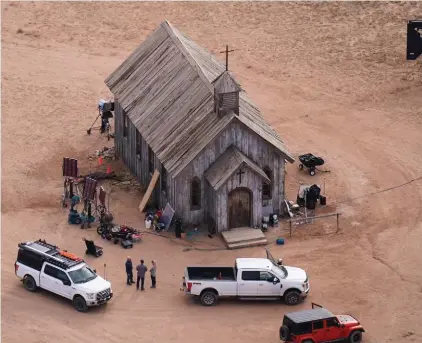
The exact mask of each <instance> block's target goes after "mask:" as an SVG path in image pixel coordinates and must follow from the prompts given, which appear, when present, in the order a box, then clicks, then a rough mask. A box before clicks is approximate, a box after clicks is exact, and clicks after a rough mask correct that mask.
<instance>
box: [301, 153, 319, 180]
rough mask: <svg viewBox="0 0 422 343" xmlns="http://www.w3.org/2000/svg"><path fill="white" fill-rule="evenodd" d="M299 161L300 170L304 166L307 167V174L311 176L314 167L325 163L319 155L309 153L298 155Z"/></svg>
mask: <svg viewBox="0 0 422 343" xmlns="http://www.w3.org/2000/svg"><path fill="white" fill-rule="evenodd" d="M299 161H300V162H301V163H300V164H299V169H301V170H302V169H303V167H304V166H305V167H306V168H308V169H309V174H310V175H311V176H314V175H315V170H316V167H319V166H322V165H323V164H324V163H325V162H324V160H323V159H322V158H321V157H317V156H314V155H312V154H311V153H309V154H304V155H300V156H299Z"/></svg>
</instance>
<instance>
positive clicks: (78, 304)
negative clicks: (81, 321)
mask: <svg viewBox="0 0 422 343" xmlns="http://www.w3.org/2000/svg"><path fill="white" fill-rule="evenodd" d="M73 306H74V307H75V309H76V311H78V312H86V311H88V305H87V304H86V301H85V299H84V298H82V297H81V296H80V295H77V296H76V297H74V298H73Z"/></svg>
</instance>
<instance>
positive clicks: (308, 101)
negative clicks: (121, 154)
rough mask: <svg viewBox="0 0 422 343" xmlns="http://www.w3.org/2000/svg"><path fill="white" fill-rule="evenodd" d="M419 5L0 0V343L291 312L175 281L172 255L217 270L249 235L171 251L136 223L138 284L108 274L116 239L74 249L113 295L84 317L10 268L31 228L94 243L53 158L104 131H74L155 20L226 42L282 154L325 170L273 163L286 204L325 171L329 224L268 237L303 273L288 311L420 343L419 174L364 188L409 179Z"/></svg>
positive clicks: (167, 334) (133, 217) (200, 325)
mask: <svg viewBox="0 0 422 343" xmlns="http://www.w3.org/2000/svg"><path fill="white" fill-rule="evenodd" d="M418 13H419V14H420V13H422V4H419V3H415V2H409V3H403V2H402V3H379V2H372V3H366V4H364V3H344V2H342V3H314V4H299V3H295V4H293V3H251V4H246V3H243V4H241V3H235V4H230V3H219V4H217V3H210V4H192V3H189V4H185V3H177V2H176V3H161V2H160V3H157V4H152V3H146V4H139V3H126V4H118V3H104V2H102V3H71V2H69V3H55V4H54V3H34V2H33V3H5V2H2V33H3V34H2V339H3V341H4V342H16V341H18V340H20V341H25V342H26V343H32V342H58V341H62V342H87V341H90V342H91V341H97V342H119V343H120V342H123V341H125V342H134V341H135V340H136V341H138V342H169V341H173V342H185V343H187V342H196V343H199V342H215V341H216V339H220V340H221V339H222V340H224V341H225V342H242V343H248V342H258V341H259V342H277V341H279V340H278V328H279V326H280V323H281V319H282V317H283V314H284V313H285V312H286V311H290V310H291V308H287V307H286V306H285V305H283V304H278V303H248V302H246V303H245V302H243V303H239V302H233V301H230V302H222V303H221V304H220V305H219V306H216V307H213V308H204V307H202V306H200V305H197V304H194V303H192V302H190V301H189V300H188V299H186V298H185V297H184V296H183V295H182V294H181V293H180V292H179V282H180V278H181V276H182V273H183V268H184V267H185V266H186V265H188V264H209V263H219V264H226V263H228V264H229V265H231V264H232V263H233V259H234V258H235V257H237V256H244V257H246V256H251V257H253V256H256V257H258V256H263V249H262V248H253V249H247V250H241V251H188V252H184V251H183V248H184V247H183V246H182V245H181V244H177V243H175V242H173V241H172V240H168V239H164V238H161V237H156V236H152V235H147V236H146V237H145V240H144V242H142V243H140V245H138V246H136V248H134V249H133V250H132V251H130V254H131V255H132V256H133V258H134V259H138V258H141V257H142V258H145V260H146V261H150V260H151V259H152V258H155V259H157V260H158V268H159V269H158V289H156V290H154V291H150V290H149V289H148V290H147V291H146V292H145V293H142V294H140V293H136V292H135V291H134V289H133V287H132V288H128V286H126V285H125V282H124V281H125V280H124V278H125V275H124V266H123V264H124V261H125V256H126V254H127V252H126V251H125V250H123V249H121V248H120V247H118V246H112V245H108V244H107V243H106V242H101V243H102V244H103V246H105V247H106V250H105V254H104V256H103V258H101V259H93V258H87V260H88V261H89V262H90V263H91V264H92V266H94V267H96V268H97V269H98V271H99V272H101V273H103V272H102V270H103V267H102V266H103V263H107V266H108V267H107V278H110V279H111V280H112V282H113V289H114V292H115V298H114V299H113V301H112V302H111V303H110V304H108V305H107V306H106V307H102V308H99V309H96V310H93V311H91V312H90V313H88V314H79V313H77V312H76V311H75V310H74V309H73V308H72V306H71V305H70V304H69V303H68V302H66V301H62V300H60V299H58V298H56V297H54V296H51V295H48V294H45V293H44V292H39V293H36V294H31V293H29V292H26V291H25V290H24V289H23V287H22V286H21V284H20V283H19V282H18V280H17V278H16V277H15V275H14V269H13V263H14V261H15V258H16V250H17V243H18V242H20V241H23V240H30V239H37V238H39V237H44V238H46V239H48V240H51V241H53V242H55V243H56V244H58V245H59V246H61V247H64V248H67V249H68V250H70V251H72V252H75V253H77V254H80V255H82V254H83V253H84V245H83V242H82V241H81V237H83V236H86V237H92V238H94V239H95V240H97V241H98V236H97V235H96V233H95V232H81V230H80V229H79V228H78V227H70V226H68V225H67V220H66V212H65V211H62V210H61V209H60V207H59V199H60V195H61V191H62V189H61V187H62V178H61V162H62V158H63V157H64V156H70V157H77V158H79V159H80V161H84V165H83V168H85V169H84V170H83V171H85V172H86V171H87V169H88V165H87V163H86V156H87V155H88V154H90V153H92V152H94V151H95V150H96V149H99V148H101V147H103V146H104V145H106V144H107V141H106V140H105V138H103V137H100V135H99V133H98V132H93V134H92V135H91V136H87V135H86V129H87V128H88V127H89V125H90V124H91V123H92V121H93V119H95V116H96V104H97V101H98V100H99V99H101V98H104V97H107V96H109V93H108V90H107V89H106V87H105V85H104V83H103V80H104V79H105V78H106V77H107V76H108V75H109V74H110V73H111V72H112V71H113V70H114V69H115V68H116V67H117V66H118V65H119V64H120V63H121V62H122V61H123V60H124V58H125V57H127V56H128V54H129V53H130V52H131V51H132V50H133V49H134V48H135V47H136V46H137V45H138V44H140V43H141V42H142V40H143V39H144V38H145V37H146V36H147V34H148V33H149V32H151V31H152V30H153V29H154V28H155V27H156V26H157V25H158V24H159V23H160V22H161V21H162V20H164V19H168V20H169V21H170V22H171V23H172V24H173V25H175V26H176V27H178V28H179V29H180V30H182V31H184V32H185V33H186V34H188V35H189V36H190V37H192V38H193V39H194V40H196V41H197V42H198V43H200V44H202V45H203V46H205V47H206V48H208V49H209V50H210V51H212V52H215V53H218V52H219V51H221V50H223V48H224V46H225V45H226V44H229V46H230V47H232V48H234V49H236V50H237V51H236V52H235V53H233V54H232V56H231V57H230V66H231V68H230V69H232V70H233V71H234V73H235V74H236V75H237V77H238V79H239V80H240V81H241V83H242V86H243V87H244V88H245V89H246V90H247V91H248V93H249V94H250V95H251V97H252V99H254V101H255V102H256V103H257V104H258V105H259V106H260V107H261V109H262V110H263V111H264V113H265V116H266V118H267V119H268V120H269V122H270V123H271V124H272V125H273V126H274V127H275V128H276V130H277V131H278V132H279V133H280V135H281V137H282V139H283V140H284V141H285V142H286V144H287V146H288V147H289V148H290V150H291V151H292V152H293V153H294V154H295V155H296V156H297V155H298V154H301V153H306V152H313V153H315V154H319V155H322V156H323V157H324V158H325V159H326V161H327V164H326V168H327V169H329V170H330V171H331V172H330V173H326V174H317V175H316V176H315V177H314V178H312V179H311V177H310V176H309V175H307V174H306V173H301V172H300V171H299V170H298V169H297V164H295V165H292V166H289V168H288V175H287V179H286V185H287V188H288V195H289V197H290V198H291V199H295V196H296V195H295V192H296V191H297V187H298V182H299V181H304V182H314V181H316V182H318V183H323V182H324V180H325V183H326V194H327V196H328V204H329V205H330V207H331V210H333V211H334V210H335V207H337V209H338V210H339V211H340V212H342V213H343V215H342V218H341V232H340V233H339V234H337V235H318V232H319V231H318V227H316V228H309V229H306V228H303V229H301V231H302V232H297V234H295V235H294V237H293V238H292V239H287V244H286V245H285V246H284V247H278V246H276V245H274V244H272V245H271V246H270V248H271V250H272V251H273V253H274V255H277V256H283V257H284V258H285V261H286V263H288V264H291V265H295V266H299V267H302V268H304V269H306V270H307V271H308V273H309V275H310V280H311V287H312V288H311V295H310V298H309V299H308V300H307V301H306V302H305V303H304V304H303V305H300V306H299V307H297V308H296V309H298V308H308V307H310V304H311V302H312V301H313V302H316V303H320V304H323V305H324V306H326V307H328V308H329V309H331V310H332V311H333V312H348V313H352V314H354V315H355V316H357V317H358V318H359V319H360V320H361V322H362V323H363V324H364V326H365V328H366V329H367V331H368V332H367V334H366V337H365V341H366V342H372V343H385V342H422V329H421V326H420V318H421V315H422V272H421V269H420V266H421V263H422V254H420V247H421V244H422V239H421V237H422V236H421V234H422V224H421V220H422V200H421V199H422V198H421V196H422V181H421V180H418V181H414V182H412V183H410V184H408V185H406V186H402V187H399V188H395V189H392V190H389V191H385V192H381V193H377V192H379V191H381V190H384V189H386V188H390V187H394V186H397V185H401V184H405V183H406V182H409V181H411V180H412V179H415V178H418V177H421V176H422V154H421V151H422V141H421V130H422V116H421V115H422V112H421V108H422V97H421V96H420V94H421V90H422V87H421V70H422V68H421V62H420V61H417V62H408V61H406V60H405V44H406V38H405V37H406V36H405V34H406V20H407V19H410V18H413V17H415V16H417V15H418ZM220 56H221V57H222V58H223V56H222V55H220ZM311 180H312V181H311ZM370 194H372V195H370ZM140 198H141V195H140V194H137V193H136V192H131V193H130V192H126V191H124V190H116V191H115V193H113V197H112V200H111V206H112V211H113V212H114V215H115V217H116V220H117V221H118V222H127V223H128V224H131V225H133V226H137V227H142V220H141V219H142V217H141V215H140V214H139V212H138V210H137V206H138V204H139V201H140ZM330 220H331V219H327V220H325V221H321V222H320V223H319V224H318V225H321V226H322V225H326V224H327V223H329V222H330ZM327 225H328V224H327ZM215 241H216V240H215V239H214V240H213V242H215ZM98 242H100V241H98ZM213 244H214V243H213ZM215 244H216V243H215ZM207 246H208V248H210V247H211V246H210V245H207ZM216 336H217V337H216Z"/></svg>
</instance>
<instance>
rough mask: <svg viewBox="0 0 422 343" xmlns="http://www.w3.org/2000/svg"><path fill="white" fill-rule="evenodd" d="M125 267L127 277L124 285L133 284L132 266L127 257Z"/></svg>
mask: <svg viewBox="0 0 422 343" xmlns="http://www.w3.org/2000/svg"><path fill="white" fill-rule="evenodd" d="M125 266H126V275H127V281H126V283H127V284H128V285H132V283H135V281H133V264H132V260H131V258H130V257H129V256H128V257H127V260H126V263H125Z"/></svg>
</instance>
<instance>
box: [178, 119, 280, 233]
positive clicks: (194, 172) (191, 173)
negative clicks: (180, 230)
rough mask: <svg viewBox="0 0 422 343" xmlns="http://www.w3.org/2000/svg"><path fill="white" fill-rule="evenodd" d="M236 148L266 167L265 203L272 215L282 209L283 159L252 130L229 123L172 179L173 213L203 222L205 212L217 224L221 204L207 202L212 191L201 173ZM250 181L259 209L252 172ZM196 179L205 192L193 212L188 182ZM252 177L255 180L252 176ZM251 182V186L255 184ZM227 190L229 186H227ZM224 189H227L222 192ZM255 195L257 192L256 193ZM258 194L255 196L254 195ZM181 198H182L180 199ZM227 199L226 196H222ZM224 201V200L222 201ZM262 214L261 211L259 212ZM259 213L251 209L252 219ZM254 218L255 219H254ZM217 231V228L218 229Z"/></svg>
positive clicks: (222, 206)
mask: <svg viewBox="0 0 422 343" xmlns="http://www.w3.org/2000/svg"><path fill="white" fill-rule="evenodd" d="M230 145H234V146H236V147H237V148H238V149H239V150H240V151H241V152H242V153H243V154H245V155H246V156H248V157H249V158H250V159H251V160H252V161H253V162H255V163H256V164H257V165H258V166H259V167H260V168H261V169H263V168H264V167H269V168H270V169H271V171H272V174H273V179H272V180H271V187H272V199H270V200H266V201H265V203H268V204H269V205H272V206H273V209H274V212H275V213H280V211H281V209H282V208H283V201H284V176H285V175H284V168H285V166H284V163H285V162H284V157H283V156H281V154H280V153H278V150H277V149H275V148H274V147H273V146H272V145H270V144H268V143H267V142H266V141H265V140H264V139H262V138H261V137H259V136H258V135H257V134H255V133H254V132H253V131H252V130H250V129H248V128H247V127H246V126H244V125H243V124H242V123H240V122H237V123H232V124H230V125H229V126H228V127H227V128H226V129H225V130H224V131H223V132H222V133H221V134H220V135H219V136H218V137H217V138H216V139H215V140H214V141H213V142H212V143H210V144H208V145H207V147H206V148H205V149H204V150H203V151H202V152H201V153H200V154H199V155H198V156H197V157H196V158H195V159H194V160H193V161H192V162H191V163H190V164H189V165H188V166H187V167H186V168H185V169H184V170H183V171H182V172H181V173H180V174H179V175H178V176H177V177H176V184H177V189H178V194H180V197H179V198H178V199H179V200H180V201H178V202H177V205H176V207H177V208H176V209H175V210H176V211H177V212H178V213H179V214H180V215H181V216H182V217H183V220H184V222H186V223H192V222H203V220H204V219H205V216H206V213H207V212H210V213H212V214H213V216H214V219H215V220H216V222H217V223H218V225H220V224H221V221H220V220H219V219H218V218H219V216H220V214H219V213H220V212H221V211H226V210H227V209H226V207H224V206H225V204H224V201H223V200H221V199H220V198H218V200H216V202H215V204H213V203H211V202H210V200H212V199H213V196H212V194H213V193H212V190H211V189H212V188H211V186H210V185H209V183H208V181H206V179H205V177H204V173H205V171H206V170H207V169H208V168H209V167H210V166H211V165H212V163H214V162H215V161H216V159H217V158H218V157H219V156H220V155H221V154H223V153H224V152H225V151H226V149H227V148H228V147H229V146H230ZM253 174H254V176H253V177H252V178H253V179H254V180H255V179H256V177H257V178H259V180H260V181H259V182H258V181H256V182H258V183H259V185H260V191H259V192H258V191H256V190H255V191H254V190H252V191H253V202H254V208H255V206H258V207H262V205H263V200H262V193H261V192H262V189H261V188H262V178H261V177H259V176H258V175H256V173H253ZM195 176H196V177H199V178H200V179H201V181H202V184H203V187H202V189H204V190H206V191H205V192H203V193H202V204H203V206H202V208H201V209H200V210H197V211H191V210H190V202H189V201H190V198H189V196H190V181H191V180H192V179H193V177H195ZM255 176H256V177H255ZM256 182H255V183H256ZM228 187H230V186H228ZM222 189H224V187H222V188H221V189H219V191H218V194H222V193H220V192H222ZM226 190H227V189H226ZM256 192H258V193H256ZM257 194H259V195H257ZM182 195H183V196H182ZM226 196H227V194H226ZM226 201H227V200H226ZM261 211H262V210H261ZM261 211H259V210H257V209H255V210H254V212H253V216H255V215H257V214H260V213H261ZM254 218H255V217H254ZM218 229H219V231H221V227H220V226H218Z"/></svg>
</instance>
